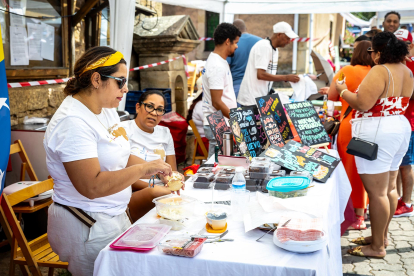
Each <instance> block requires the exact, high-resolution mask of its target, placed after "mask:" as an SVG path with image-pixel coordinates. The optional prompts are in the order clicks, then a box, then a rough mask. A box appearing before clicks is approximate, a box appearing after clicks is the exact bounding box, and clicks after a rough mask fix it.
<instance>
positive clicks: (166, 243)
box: [158, 236, 207, 258]
mask: <svg viewBox="0 0 414 276" xmlns="http://www.w3.org/2000/svg"><path fill="white" fill-rule="evenodd" d="M206 240H207V239H206V238H191V237H188V236H177V237H171V236H170V237H168V238H167V239H165V240H163V241H162V242H161V243H160V244H159V245H158V250H159V251H160V252H161V253H164V254H168V255H173V256H180V257H187V258H193V257H195V256H196V255H197V254H198V253H200V251H201V249H202V248H203V244H204V242H205V241H206Z"/></svg>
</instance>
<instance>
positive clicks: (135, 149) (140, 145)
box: [121, 120, 175, 162]
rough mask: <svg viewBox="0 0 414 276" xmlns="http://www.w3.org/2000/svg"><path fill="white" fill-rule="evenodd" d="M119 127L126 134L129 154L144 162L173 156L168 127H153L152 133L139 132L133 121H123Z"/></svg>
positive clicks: (172, 144)
mask: <svg viewBox="0 0 414 276" xmlns="http://www.w3.org/2000/svg"><path fill="white" fill-rule="evenodd" d="M121 126H122V127H123V128H125V130H126V132H127V133H128V138H129V144H130V145H131V154H133V155H135V156H138V157H139V158H141V159H143V160H145V161H148V162H150V161H154V160H157V159H160V158H161V157H160V156H161V155H163V156H164V158H163V159H164V161H165V159H166V158H165V157H166V156H168V155H175V150H174V141H173V138H172V136H171V133H170V130H169V129H168V127H163V126H155V128H154V132H153V133H148V132H145V131H143V130H141V129H140V128H139V127H138V126H137V124H136V123H135V120H130V121H123V122H121Z"/></svg>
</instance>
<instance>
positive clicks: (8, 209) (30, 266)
mask: <svg viewBox="0 0 414 276" xmlns="http://www.w3.org/2000/svg"><path fill="white" fill-rule="evenodd" d="M50 189H53V179H48V180H45V181H42V182H39V183H37V184H33V185H31V186H28V187H27V188H25V189H22V190H20V191H17V192H15V193H12V194H10V195H6V194H4V193H3V198H2V199H1V208H0V212H1V215H0V223H1V225H2V227H3V230H4V232H5V233H6V236H7V239H8V240H9V243H10V244H16V241H17V245H18V246H19V247H18V248H17V247H16V248H17V250H15V251H14V252H12V254H13V258H12V263H11V264H10V265H11V267H13V270H12V269H10V271H9V272H10V275H13V276H14V265H15V264H18V265H19V266H20V269H21V271H22V273H23V275H30V273H32V275H34V276H42V273H41V272H40V269H39V267H49V273H48V275H49V276H52V275H53V272H54V269H55V268H67V267H68V263H67V262H62V261H60V260H59V256H58V255H57V254H56V253H55V252H53V250H52V248H51V247H50V244H49V241H48V239H47V234H44V235H42V236H40V237H38V238H36V239H34V240H32V241H30V242H27V239H26V237H25V236H24V233H23V230H22V228H21V227H20V223H19V221H18V220H17V218H16V215H15V214H14V212H13V209H12V206H14V205H16V204H18V203H20V202H22V201H23V200H26V199H29V198H31V197H34V196H36V195H39V194H41V193H44V192H46V191H48V190H50ZM11 273H13V274H11Z"/></svg>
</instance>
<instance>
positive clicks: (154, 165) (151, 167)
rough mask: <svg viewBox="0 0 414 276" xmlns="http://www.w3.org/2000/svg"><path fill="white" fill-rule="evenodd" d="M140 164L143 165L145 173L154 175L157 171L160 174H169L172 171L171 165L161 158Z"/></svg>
mask: <svg viewBox="0 0 414 276" xmlns="http://www.w3.org/2000/svg"><path fill="white" fill-rule="evenodd" d="M141 166H143V169H144V174H145V175H154V174H157V173H158V174H159V175H160V176H161V175H162V176H170V175H171V173H172V169H171V166H170V165H169V164H168V163H165V162H164V161H162V160H161V159H157V160H154V161H151V162H148V163H145V164H141Z"/></svg>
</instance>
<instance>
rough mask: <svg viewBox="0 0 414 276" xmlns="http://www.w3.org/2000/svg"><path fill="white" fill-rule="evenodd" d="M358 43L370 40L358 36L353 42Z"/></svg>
mask: <svg viewBox="0 0 414 276" xmlns="http://www.w3.org/2000/svg"><path fill="white" fill-rule="evenodd" d="M360 41H371V38H370V37H367V36H366V35H360V36H358V37H357V38H356V39H355V42H360Z"/></svg>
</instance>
